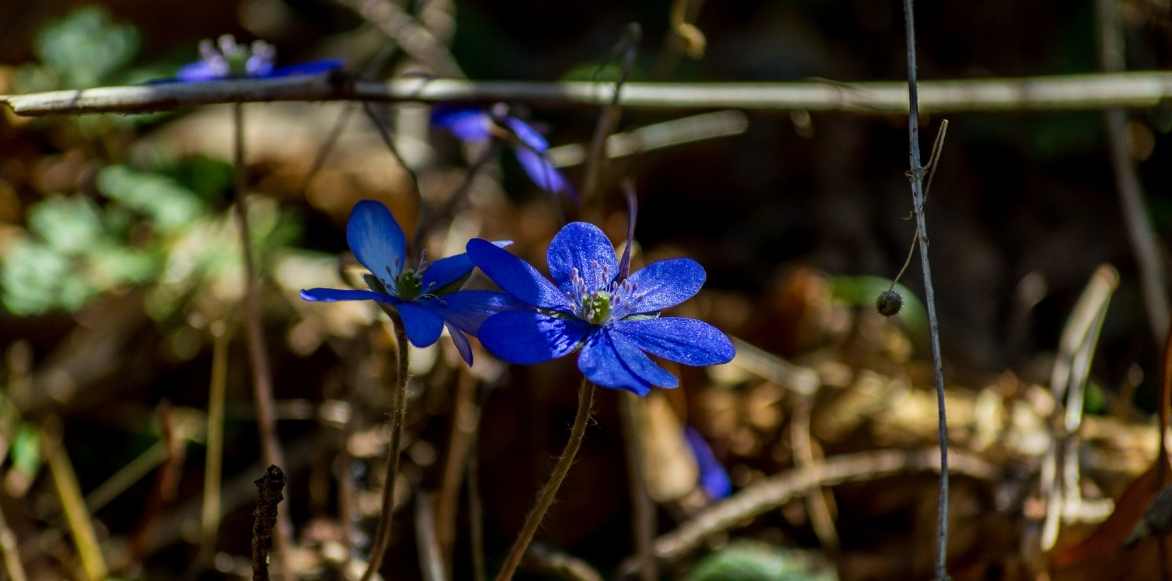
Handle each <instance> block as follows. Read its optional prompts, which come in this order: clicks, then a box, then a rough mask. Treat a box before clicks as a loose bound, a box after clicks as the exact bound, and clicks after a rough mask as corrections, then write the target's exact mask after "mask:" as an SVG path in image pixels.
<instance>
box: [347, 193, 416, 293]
mask: <svg viewBox="0 0 1172 581" xmlns="http://www.w3.org/2000/svg"><path fill="white" fill-rule="evenodd" d="M346 242H347V243H348V244H349V245H350V250H351V252H353V253H354V256H355V257H356V258H358V262H361V263H362V265H363V266H365V267H366V268H367V269H368V270H370V272H371V273H372V274H374V275H375V276H376V277H378V279H379V280H381V281H382V282H383V284H384V285H386V287H387V288H388V289H393V288H395V279H397V278H398V277H399V273H401V272H403V260H404V257H405V256H406V255H407V239H406V237H404V236H403V229H402V228H400V227H399V223H398V222H396V221H395V217H394V216H392V215H391V211H390V210H388V209H387V207H386V206H384V205H383V204H382V202H376V201H374V200H362V201H361V202H358V203H357V204H355V205H354V209H353V210H351V211H350V220H349V221H348V222H346Z"/></svg>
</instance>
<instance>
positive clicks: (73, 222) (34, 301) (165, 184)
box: [0, 157, 300, 318]
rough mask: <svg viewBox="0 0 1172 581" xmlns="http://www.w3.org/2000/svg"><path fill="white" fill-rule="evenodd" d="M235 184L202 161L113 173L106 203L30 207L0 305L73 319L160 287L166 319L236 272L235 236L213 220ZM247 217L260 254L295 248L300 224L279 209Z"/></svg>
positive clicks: (60, 201) (103, 173)
mask: <svg viewBox="0 0 1172 581" xmlns="http://www.w3.org/2000/svg"><path fill="white" fill-rule="evenodd" d="M231 180H232V168H231V166H230V165H228V164H227V163H224V162H221V161H217V160H213V159H210V158H206V157H192V158H188V159H183V160H179V161H173V162H160V163H159V164H158V166H157V167H154V168H151V169H149V170H140V169H133V168H130V167H128V166H125V165H111V166H107V167H105V168H103V169H102V170H100V171H99V172H98V173H97V177H96V180H95V181H96V186H97V189H98V191H99V192H100V193H101V194H102V195H104V196H105V197H106V198H107V200H108V202H109V203H107V204H105V205H103V206H99V205H98V204H97V203H96V202H95V201H94V200H92V199H90V198H88V197H86V196H83V195H74V196H53V197H49V198H46V199H44V200H42V201H40V202H38V203H36V204H34V205H33V206H32V207H31V209H30V210H29V217H28V232H27V234H26V235H24V236H22V237H20V238H18V239H17V240H16V241H14V242H13V243H12V245H11V246H10V248H9V249H8V252H7V253H6V254H5V255H4V257H3V261H2V262H0V303H2V304H3V306H4V308H5V309H7V310H8V311H10V312H12V313H14V314H18V315H37V314H43V313H47V312H51V311H66V312H72V311H76V310H78V309H80V308H81V307H82V306H84V305H85V304H86V302H88V301H89V300H90V299H92V298H94V297H95V296H97V295H98V294H101V293H103V292H107V291H111V290H114V289H117V288H121V287H126V286H129V285H144V284H148V283H152V282H155V281H157V280H160V279H161V280H162V281H163V282H165V283H166V285H167V286H166V288H155V289H153V290H152V292H151V293H150V294H149V296H148V304H149V305H150V306H151V309H150V311H151V314H152V315H154V316H156V318H163V317H166V316H169V315H170V314H172V313H173V312H175V310H176V308H177V307H178V306H180V303H179V302H178V301H181V300H183V299H184V298H185V297H189V296H190V295H191V292H193V291H194V290H195V289H196V287H197V286H198V285H199V284H200V283H201V282H202V281H204V280H205V278H206V277H207V276H213V277H214V276H219V275H224V274H229V275H232V276H235V275H234V274H233V270H238V268H237V267H238V265H239V250H238V248H239V247H238V242H237V239H236V235H235V233H234V226H233V225H232V224H231V222H230V220H229V219H228V218H227V217H226V216H224V215H220V214H217V213H216V212H214V211H213V210H215V209H216V206H217V202H219V201H220V200H221V198H222V196H223V194H224V192H226V191H227V189H228V186H229V185H230V184H231ZM251 212H252V213H253V214H255V216H254V217H253V222H254V227H253V243H254V244H255V246H256V248H257V250H258V251H259V252H262V253H267V252H271V251H273V250H275V249H277V248H281V247H285V246H287V245H289V244H291V243H292V242H294V241H295V240H296V239H297V237H298V235H299V232H300V228H299V226H298V224H297V222H296V221H295V220H293V219H292V218H291V217H290V216H289V215H287V214H285V213H282V212H280V211H279V209H278V208H277V206H276V205H275V204H271V203H270V204H265V203H256V204H252V208H251ZM262 263H263V261H262Z"/></svg>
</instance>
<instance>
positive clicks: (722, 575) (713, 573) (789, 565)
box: [687, 542, 838, 581]
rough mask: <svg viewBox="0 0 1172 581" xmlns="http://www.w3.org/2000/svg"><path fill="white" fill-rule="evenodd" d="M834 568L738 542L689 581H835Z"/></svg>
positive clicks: (805, 556) (706, 562) (807, 557)
mask: <svg viewBox="0 0 1172 581" xmlns="http://www.w3.org/2000/svg"><path fill="white" fill-rule="evenodd" d="M837 578H838V577H837V576H836V575H835V573H834V569H833V567H830V566H829V564H827V563H825V562H822V561H821V560H818V559H816V558H815V557H813V556H812V555H811V554H807V553H803V552H800V551H793V550H783V549H779V548H777V547H773V546H770V545H766V544H762V543H755V542H737V543H733V544H730V545H729V546H727V547H725V548H723V549H721V550H719V551H717V552H715V553H713V554H712V555H709V556H708V557H706V558H704V560H702V561H700V563H699V564H697V565H696V567H695V568H694V569H692V571H691V573H690V574H689V575H688V577H687V579H688V581H834V580H835V579H837Z"/></svg>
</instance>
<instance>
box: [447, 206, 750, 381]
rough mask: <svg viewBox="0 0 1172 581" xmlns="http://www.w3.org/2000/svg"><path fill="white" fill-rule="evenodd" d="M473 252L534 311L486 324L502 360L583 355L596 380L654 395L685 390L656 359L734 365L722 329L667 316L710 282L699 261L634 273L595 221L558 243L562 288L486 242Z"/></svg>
mask: <svg viewBox="0 0 1172 581" xmlns="http://www.w3.org/2000/svg"><path fill="white" fill-rule="evenodd" d="M467 250H468V256H469V257H470V258H471V259H472V262H473V263H475V264H476V265H477V266H479V267H480V269H481V270H483V271H484V273H485V274H487V275H488V277H489V278H491V279H492V280H493V281H494V282H496V283H497V285H499V286H500V287H501V288H502V289H504V290H505V291H506V292H508V293H509V294H511V295H512V296H513V297H514V298H516V299H517V300H518V301H520V302H521V303H524V304H526V305H529V306H530V307H531V308H529V309H520V310H512V311H504V312H500V313H498V314H494V315H493V316H491V317H490V318H488V320H486V321H485V322H484V324H483V325H482V326H481V327H480V334H479V337H480V342H481V343H482V344H483V345H484V346H485V347H486V348H488V350H489V351H491V352H492V353H493V354H495V355H496V356H497V357H500V358H501V359H504V360H506V361H509V362H511V363H522V364H532V363H540V362H543V361H548V360H550V359H554V358H557V357H562V356H564V355H568V354H569V353H571V352H573V351H575V350H578V349H581V352H580V353H579V355H578V369H580V370H581V371H582V374H583V375H584V376H585V377H586V379H587V380H589V381H590V382H592V383H594V384H595V385H599V386H602V387H609V388H614V389H626V390H630V391H632V392H634V393H636V394H638V395H646V394H647V393H649V392H650V391H651V388H652V387H653V386H659V387H667V388H672V387H676V386H677V385H678V382H677V380H676V378H675V377H674V376H672V374H671V373H668V372H667V370H665V369H663V367H660V366H659V365H658V364H657V363H655V362H654V361H652V360H651V358H650V357H648V354H649V353H650V354H651V355H656V356H658V357H662V358H664V359H668V360H670V361H675V362H677V363H682V364H684V365H697V366H699V365H715V364H718V363H727V362H728V361H730V360H732V358H733V355H734V349H733V346H732V343H731V342H730V341H729V340H728V337H726V336H725V335H724V333H722V332H720V331H719V330H718V329H716V328H715V327H713V326H712V325H709V324H708V323H705V322H703V321H698V320H696V319H688V318H683V317H662V316H659V311H661V310H663V309H667V308H670V307H673V306H675V305H678V304H680V303H682V302H684V301H686V300H688V299H689V298H691V297H692V296H693V295H695V294H696V292H698V291H699V290H700V287H701V286H702V285H703V284H704V277H705V274H704V269H703V268H702V267H701V266H700V265H699V264H698V263H697V262H696V261H694V260H691V259H688V258H676V259H672V260H661V261H658V262H653V263H651V264H649V265H647V267H645V268H643V269H642V270H639V271H637V272H635V273H632V274H631V275H630V276H624V273H623V272H622V270H624V269H620V266H619V261H618V260H616V257H615V250H614V247H613V246H612V245H611V243H610V240H608V239H607V237H606V235H605V234H603V233H602V231H601V230H599V229H598V227H596V226H594V225H592V224H587V223H585V222H573V223H570V224H567V225H566V226H564V227H563V228H562V229H561V231H559V232H558V233H557V235H556V236H555V237H554V239H553V241H552V242H550V245H549V252H548V263H549V270H550V275H551V276H552V277H553V282H551V281H550V280H549V279H547V278H546V277H545V276H543V275H542V274H541V273H539V272H538V271H537V269H535V268H534V267H533V266H532V265H530V264H529V263H527V262H525V261H523V260H521V259H519V258H517V257H515V256H513V255H512V254H510V253H509V252H508V251H506V250H503V249H501V248H499V247H497V246H496V245H493V244H491V243H489V242H487V241H485V240H479V239H475V240H472V241H470V242H468V248H467ZM624 263H627V260H626V259H625V258H624Z"/></svg>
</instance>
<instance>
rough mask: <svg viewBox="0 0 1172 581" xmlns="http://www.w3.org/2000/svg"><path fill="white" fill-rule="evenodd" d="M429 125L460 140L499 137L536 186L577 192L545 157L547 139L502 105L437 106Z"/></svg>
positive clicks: (550, 190) (549, 190) (567, 193)
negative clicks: (509, 112)
mask: <svg viewBox="0 0 1172 581" xmlns="http://www.w3.org/2000/svg"><path fill="white" fill-rule="evenodd" d="M431 124H432V125H434V126H436V127H440V128H443V129H446V130H447V131H449V132H451V134H452V135H454V136H456V138H457V139H459V140H461V141H468V142H482V141H488V140H491V139H498V140H501V141H503V142H505V143H508V144H510V145H512V147H513V152H514V154H515V155H516V156H517V162H518V163H520V164H521V169H523V170H525V173H526V174H528V175H529V179H531V180H533V183H534V184H537V187H539V188H541V189H543V190H545V191H547V192H550V193H555V194H556V193H560V194H565V195H568V196H570V197H575V196H576V195H577V194H576V193H575V192H574V188H573V186H571V185H570V182H568V181H567V180H566V178H565V176H563V175H562V173H561V172H560V171H558V169H557V168H555V167H554V166H553V164H552V163H550V162H549V159H547V158H546V156H545V152H546V151H548V150H549V142H548V141H546V140H545V137H542V135H541V134H540V133H538V132H537V130H536V129H534V128H533V127H531V126H529V125H528V124H527V123H525V122H524V121H522V120H520V119H518V118H517V117H514V116H512V115H509V114H508V113H507V112H505V111H504V110H503V108H494V109H493V110H492V111H488V110H485V109H479V108H474V107H437V108H435V110H433V111H432V114H431Z"/></svg>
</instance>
